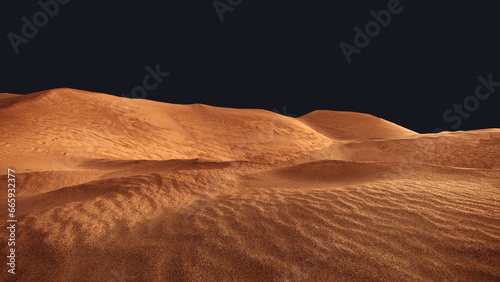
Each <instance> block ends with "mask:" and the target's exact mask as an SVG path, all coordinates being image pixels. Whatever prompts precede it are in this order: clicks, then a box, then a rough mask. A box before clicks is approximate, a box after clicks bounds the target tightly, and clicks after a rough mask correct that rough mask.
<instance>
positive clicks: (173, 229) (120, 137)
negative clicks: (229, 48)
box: [0, 88, 500, 281]
mask: <svg viewBox="0 0 500 282" xmlns="http://www.w3.org/2000/svg"><path fill="white" fill-rule="evenodd" d="M14 133H15V134H14ZM0 137H1V138H0V166H1V167H2V169H3V170H4V172H3V173H2V172H0V183H7V175H6V171H7V169H6V168H7V167H10V168H13V169H15V170H16V173H15V175H16V177H15V178H16V219H17V220H18V222H17V223H16V226H17V230H18V231H19V232H17V233H16V244H17V245H16V248H17V249H16V276H15V277H13V276H10V275H11V274H8V273H7V272H6V271H3V272H1V273H0V280H1V281H10V280H9V279H11V280H12V279H13V278H14V280H17V281H130V280H133V281H462V280H463V281H499V280H500V268H499V266H500V204H499V203H500V163H499V159H500V155H499V154H500V153H499V150H498V149H499V146H500V129H488V130H476V131H467V132H442V133H438V134H417V133H415V132H413V131H411V130H408V129H405V128H402V127H400V126H398V125H396V124H393V123H391V122H388V121H385V120H383V119H380V118H377V117H374V116H371V115H367V114H358V113H352V112H334V111H315V112H312V113H310V114H307V115H305V116H302V117H299V118H291V117H285V116H282V115H278V114H276V113H273V112H270V111H265V110H257V109H244V110H243V109H229V108H219V107H213V106H207V105H200V104H193V105H174V104H168V103H160V102H154V101H148V100H137V99H128V98H119V97H115V96H112V95H106V94H100V93H92V92H87V91H80V90H74V89H67V88H61V89H54V90H49V91H42V92H37V93H33V94H28V95H13V94H0ZM6 186H7V185H5V187H6ZM6 198H7V189H3V190H1V191H0V200H2V201H5V202H6ZM5 202H4V203H5ZM7 212H8V211H7V209H0V217H1V218H4V219H5V218H7ZM0 236H3V238H7V236H8V235H7V234H6V233H1V232H0ZM6 242H7V241H6V240H2V241H1V243H0V246H1V248H0V251H1V252H2V253H4V254H7V253H8V252H9V248H10V247H9V246H7V244H6ZM14 280H12V281H14Z"/></svg>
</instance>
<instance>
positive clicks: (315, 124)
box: [298, 110, 417, 140]
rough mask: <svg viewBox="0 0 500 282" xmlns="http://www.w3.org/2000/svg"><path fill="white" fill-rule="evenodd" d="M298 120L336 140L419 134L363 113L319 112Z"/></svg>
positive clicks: (385, 137) (386, 137) (399, 136)
mask: <svg viewBox="0 0 500 282" xmlns="http://www.w3.org/2000/svg"><path fill="white" fill-rule="evenodd" d="M298 120H300V121H302V122H303V123H305V124H307V125H309V126H310V127H311V128H313V129H314V130H316V131H317V132H319V133H321V134H323V135H325V136H328V137H329V138H332V139H336V140H356V139H371V138H382V139H388V138H401V137H407V136H412V135H415V134H417V133H416V132H414V131H411V130H409V129H406V128H404V127H401V126H399V125H397V124H394V123H392V122H389V121H386V120H384V119H381V118H378V117H375V116H372V115H369V114H363V113H354V112H339V111H326V110H317V111H314V112H311V113H309V114H306V115H303V116H301V117H299V118H298Z"/></svg>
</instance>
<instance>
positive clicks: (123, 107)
mask: <svg viewBox="0 0 500 282" xmlns="http://www.w3.org/2000/svg"><path fill="white" fill-rule="evenodd" d="M0 101H3V104H1V105H3V107H2V108H0V116H1V118H2V121H3V126H2V127H1V128H0V135H1V136H2V140H1V141H0V142H1V143H0V148H1V149H0V150H1V151H0V154H2V157H3V159H4V160H5V161H6V162H8V163H9V164H11V165H17V164H19V166H20V167H23V168H24V169H31V170H64V169H73V168H74V167H76V166H78V165H79V164H81V163H82V162H85V161H88V160H93V159H115V160H118V159H122V160H168V159H194V158H201V159H206V160H214V161H220V160H255V161H259V160H260V161H263V162H269V161H288V160H290V159H292V158H295V157H297V156H300V155H304V154H306V153H308V152H309V151H312V150H317V149H320V148H323V147H325V146H327V145H329V144H331V141H330V140H329V139H328V138H326V137H324V136H323V135H321V134H319V133H317V132H316V131H314V130H312V129H311V128H309V127H308V126H306V125H304V124H303V123H301V122H299V121H297V120H295V119H293V118H289V117H285V116H281V115H278V114H276V113H273V112H270V111H264V110H237V109H225V108H217V107H212V106H205V105H199V104H195V105H173V104H167V103H159V102H153V101H147V100H134V99H127V98H118V97H115V96H111V95H106V94H99V93H92V92H86V91H79V90H73V89H66V88H62V89H55V90H50V91H44V92H38V93H34V94H28V95H24V96H14V97H11V98H5V99H1V100H0ZM26 125H29V126H26ZM12 132H15V134H10V133H12ZM14 156H15V157H14ZM20 160H22V162H20ZM26 160H30V162H27V161H26Z"/></svg>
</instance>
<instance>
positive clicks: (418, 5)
mask: <svg viewBox="0 0 500 282" xmlns="http://www.w3.org/2000/svg"><path fill="white" fill-rule="evenodd" d="M52 1H55V0H52ZM60 1H61V2H63V1H62V0H60ZM65 1H67V0H65ZM239 1H241V0H230V1H228V0H221V1H220V3H223V4H222V5H224V4H225V5H229V3H233V4H238V2H239ZM391 1H394V0H390V1H388V0H377V1H309V2H308V1H255V0H252V1H251V0H243V1H242V3H241V4H239V5H237V6H235V7H233V8H234V10H233V11H232V12H225V13H224V21H222V22H221V20H220V19H219V16H218V14H217V12H216V10H215V8H214V6H213V3H214V2H213V1H212V0H205V1H168V2H167V1H141V2H139V1H133V2H124V1H119V2H118V1H117V2H116V4H109V3H108V2H106V3H103V1H93V0H86V1H78V0H71V1H69V3H67V4H64V5H62V4H59V6H60V7H59V11H58V12H57V13H56V14H55V15H54V17H53V18H49V19H48V23H47V24H46V25H45V26H42V27H40V28H39V30H38V33H37V34H36V35H34V37H33V38H32V39H29V42H28V43H27V44H20V45H19V46H18V47H19V52H18V54H16V53H15V52H14V48H13V46H12V44H11V42H10V41H9V37H8V34H9V32H13V33H15V34H17V35H19V36H22V30H21V29H22V26H23V22H22V21H21V18H22V17H26V18H27V19H28V20H29V21H31V22H33V15H34V14H35V13H37V12H38V11H41V10H42V8H41V7H40V6H39V5H38V4H37V1H16V3H15V4H12V3H13V2H14V1H9V4H6V3H3V5H4V7H3V9H2V24H1V27H0V28H1V29H2V34H3V39H2V40H1V44H0V48H1V49H0V51H1V54H2V56H3V57H2V77H1V80H0V82H1V84H0V86H1V88H0V92H8V93H20V94H25V93H31V92H36V91H40V90H45V89H50V88H57V87H70V88H77V89H83V90H89V91H96V92H104V93H108V94H115V95H120V94H122V93H130V90H131V89H132V88H133V87H134V86H137V85H140V84H142V78H143V77H144V75H146V70H145V67H146V66H148V65H149V66H151V67H153V68H155V66H156V65H157V64H160V69H161V71H164V72H170V76H169V77H167V78H166V79H165V80H164V81H163V82H162V83H161V84H160V85H159V86H158V87H157V88H156V89H154V90H151V91H149V92H148V94H147V99H152V100H158V101H165V102H170V103H181V104H189V103H203V104H209V105H215V106H223V107H236V108H262V109H268V110H271V109H273V108H277V109H280V110H282V108H283V107H284V106H286V107H287V111H288V113H289V114H294V115H302V114H305V113H307V112H310V111H313V110H315V109H329V110H346V111H357V112H366V113H371V114H373V115H376V116H379V117H382V118H385V119H388V120H390V121H393V122H395V123H398V124H400V125H402V126H405V127H407V128H410V129H413V130H416V131H418V132H422V133H423V132H431V131H432V130H433V129H434V128H436V127H441V128H443V129H445V130H453V129H457V130H469V129H478V128H489V127H500V120H499V118H498V107H499V106H500V97H499V96H500V87H498V89H497V91H496V92H493V93H492V94H491V96H490V97H489V98H486V99H484V100H478V99H476V98H469V99H468V101H469V103H470V105H469V106H468V107H469V108H471V107H473V106H476V107H477V110H475V111H471V112H470V115H469V116H468V118H462V121H463V123H462V124H461V125H460V126H455V127H456V128H452V126H453V125H455V122H450V121H448V122H446V121H444V120H443V113H444V112H445V111H446V110H447V109H449V108H452V107H453V104H455V103H456V104H463V103H464V99H465V98H466V97H468V96H474V93H475V89H476V86H477V85H478V84H479V81H478V79H477V77H478V76H479V75H482V76H484V77H485V78H487V77H488V75H489V74H492V77H493V80H494V81H500V65H499V61H500V60H499V59H500V51H499V50H500V48H499V47H500V40H499V32H498V27H499V26H500V24H499V23H500V17H499V16H498V8H497V7H496V6H494V3H495V2H494V1H488V4H486V3H484V4H479V3H466V2H459V1H454V2H449V3H435V1H423V0H413V1H410V0H402V1H401V2H400V6H401V7H402V9H403V10H402V11H401V12H400V13H399V14H395V15H392V19H391V22H390V23H389V24H388V25H387V27H382V28H381V31H380V34H379V35H378V36H375V37H374V38H372V39H371V42H370V44H369V45H368V46H366V47H365V48H362V49H361V53H359V54H353V55H352V56H351V58H352V62H351V63H350V64H348V63H347V61H346V58H345V57H344V55H343V53H342V51H341V49H340V47H339V44H340V43H341V42H346V43H348V44H351V45H353V46H355V45H354V35H355V31H354V29H353V28H354V27H356V26H358V27H360V28H361V29H363V30H364V29H365V25H366V23H367V22H369V21H372V20H373V17H372V15H370V11H371V10H375V11H379V10H382V9H387V6H388V3H390V2H391ZM17 2H19V3H17ZM42 2H44V3H45V2H50V1H48V0H42ZM331 2H335V3H331ZM485 2H486V1H485ZM38 15H40V13H39V14H38ZM40 20H42V21H43V17H40ZM483 90H484V89H483ZM474 99H476V100H475V101H478V103H477V105H474ZM453 116H458V114H457V113H454V112H452V113H450V116H449V117H450V118H451V117H453Z"/></svg>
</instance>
